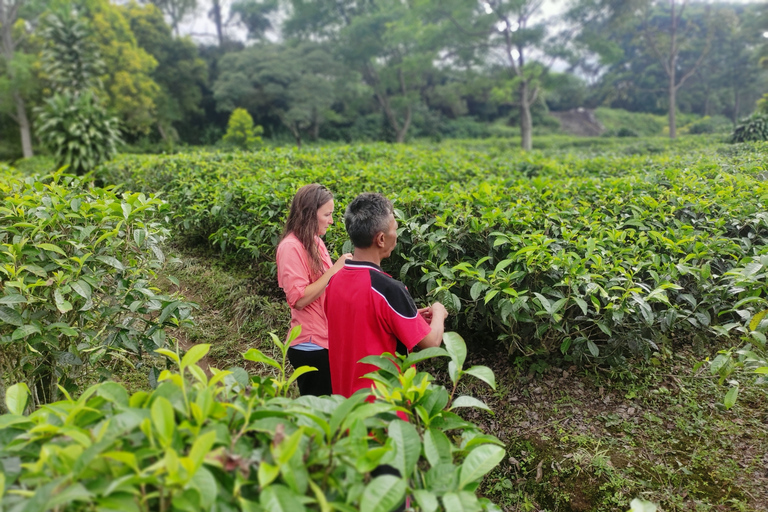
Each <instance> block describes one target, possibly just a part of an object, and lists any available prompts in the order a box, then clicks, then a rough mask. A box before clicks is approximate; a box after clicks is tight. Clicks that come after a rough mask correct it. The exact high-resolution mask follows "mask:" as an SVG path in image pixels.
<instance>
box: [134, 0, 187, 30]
mask: <svg viewBox="0 0 768 512" xmlns="http://www.w3.org/2000/svg"><path fill="white" fill-rule="evenodd" d="M143 2H144V3H152V4H154V5H156V6H157V8H158V9H160V11H162V13H163V14H165V15H166V16H168V19H170V20H171V27H172V28H173V32H174V33H175V34H176V36H178V35H179V24H180V23H181V22H182V21H183V20H184V18H186V17H187V16H189V15H190V14H192V13H194V12H195V9H197V0H143Z"/></svg>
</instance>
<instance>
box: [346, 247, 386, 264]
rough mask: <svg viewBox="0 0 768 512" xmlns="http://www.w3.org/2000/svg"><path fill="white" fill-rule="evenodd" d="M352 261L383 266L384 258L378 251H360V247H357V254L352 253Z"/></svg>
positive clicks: (370, 249) (369, 249) (373, 249)
mask: <svg viewBox="0 0 768 512" xmlns="http://www.w3.org/2000/svg"><path fill="white" fill-rule="evenodd" d="M352 259H353V260H355V261H367V262H370V263H374V264H376V265H378V266H381V260H382V257H381V254H380V253H379V251H378V249H375V248H368V249H360V248H359V247H355V252H354V253H352Z"/></svg>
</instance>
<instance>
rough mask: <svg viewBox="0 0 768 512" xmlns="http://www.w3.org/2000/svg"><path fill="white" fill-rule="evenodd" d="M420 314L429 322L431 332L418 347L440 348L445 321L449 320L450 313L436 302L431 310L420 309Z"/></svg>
mask: <svg viewBox="0 0 768 512" xmlns="http://www.w3.org/2000/svg"><path fill="white" fill-rule="evenodd" d="M419 313H420V314H421V316H422V317H424V319H425V320H428V321H429V327H430V331H429V334H427V335H426V336H424V339H423V340H421V341H420V342H418V343H417V344H416V346H417V347H419V348H431V347H439V346H440V344H441V343H442V342H443V333H444V332H445V319H446V318H448V311H447V310H446V309H445V306H443V305H442V304H440V303H439V302H435V303H434V304H432V306H430V307H429V308H424V309H420V310H419Z"/></svg>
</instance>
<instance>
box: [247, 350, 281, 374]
mask: <svg viewBox="0 0 768 512" xmlns="http://www.w3.org/2000/svg"><path fill="white" fill-rule="evenodd" d="M243 358H244V359H245V360H246V361H253V362H254V363H264V364H267V365H269V366H272V367H273V368H277V369H278V370H281V369H282V367H281V366H280V363H278V362H277V361H275V360H274V359H272V358H271V357H269V356H267V355H264V353H263V352H261V351H260V350H257V349H255V348H249V349H248V351H247V352H246V353H245V354H243Z"/></svg>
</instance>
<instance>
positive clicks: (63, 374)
mask: <svg viewBox="0 0 768 512" xmlns="http://www.w3.org/2000/svg"><path fill="white" fill-rule="evenodd" d="M84 185H85V184H84V183H83V182H82V181H81V180H79V179H76V178H74V177H72V176H67V175H63V174H62V173H61V172H59V173H56V174H54V175H52V176H48V177H44V178H26V179H21V178H17V179H10V180H8V181H5V180H4V181H3V182H2V183H0V200H1V201H2V202H1V203H0V275H2V278H3V289H2V290H0V320H2V322H0V345H1V346H2V347H3V357H2V358H0V375H2V379H1V380H0V384H3V383H5V384H7V383H8V382H12V381H17V382H18V381H24V382H26V383H27V385H28V386H29V388H30V389H31V390H32V393H33V397H34V403H35V405H39V404H42V403H46V402H50V401H53V400H55V399H56V397H57V395H58V391H59V388H58V387H57V385H61V386H63V389H65V390H68V391H73V390H75V389H76V388H77V385H78V380H79V379H81V378H83V377H84V376H85V375H86V373H87V372H88V371H90V370H95V371H96V372H97V375H96V377H97V378H98V377H99V375H101V376H102V377H104V376H107V375H108V374H109V372H108V371H107V369H106V366H105V364H106V363H107V362H109V361H110V360H112V359H113V358H121V359H125V356H126V355H135V356H140V355H141V354H142V352H143V351H145V350H149V351H152V350H154V349H156V348H158V347H163V346H165V331H164V327H165V326H166V325H178V324H179V322H181V321H182V320H183V319H185V318H187V317H188V316H189V313H190V310H189V305H188V304H187V303H185V302H184V301H182V300H180V299H179V298H178V297H176V296H172V295H167V294H165V293H163V292H162V291H161V290H159V289H158V288H156V287H155V286H154V285H153V283H152V282H153V279H154V277H155V272H156V271H157V270H158V269H161V268H162V267H163V264H164V262H165V256H164V254H163V252H162V250H161V243H162V242H163V240H164V239H165V238H166V237H167V236H168V229H167V228H164V227H162V226H161V225H160V224H159V223H158V222H156V221H154V220H152V217H153V215H155V214H156V213H158V212H161V211H163V210H164V209H165V208H166V205H165V204H164V203H163V202H162V201H160V200H159V199H157V198H154V197H151V196H150V197H147V196H145V195H144V194H128V193H126V194H123V195H122V197H121V196H118V195H117V193H116V192H115V190H114V189H113V188H112V187H109V188H106V189H97V188H93V189H87V188H84ZM90 378H93V377H90Z"/></svg>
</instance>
